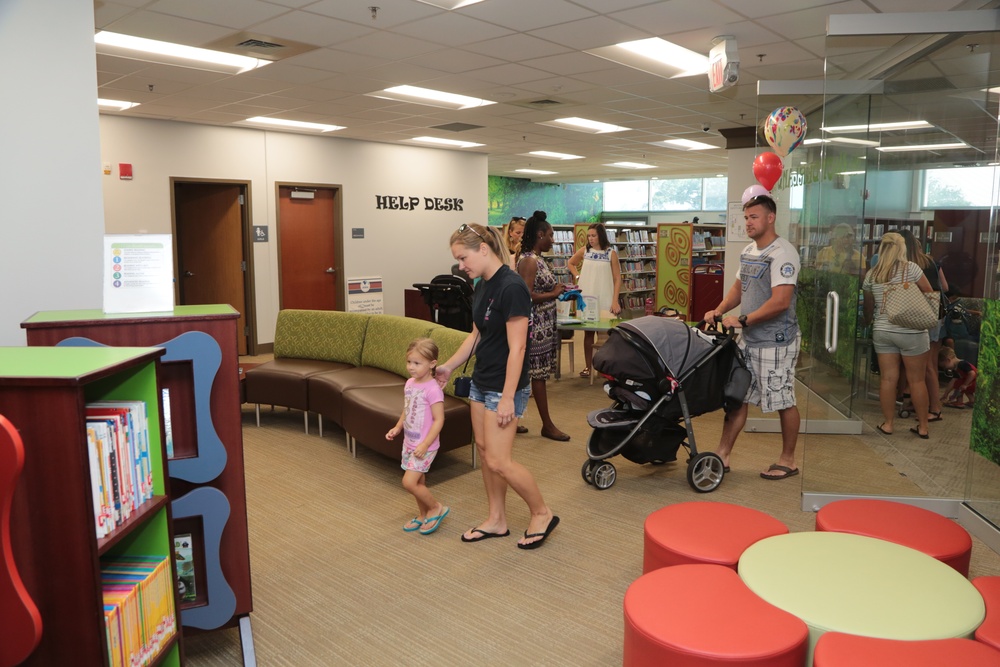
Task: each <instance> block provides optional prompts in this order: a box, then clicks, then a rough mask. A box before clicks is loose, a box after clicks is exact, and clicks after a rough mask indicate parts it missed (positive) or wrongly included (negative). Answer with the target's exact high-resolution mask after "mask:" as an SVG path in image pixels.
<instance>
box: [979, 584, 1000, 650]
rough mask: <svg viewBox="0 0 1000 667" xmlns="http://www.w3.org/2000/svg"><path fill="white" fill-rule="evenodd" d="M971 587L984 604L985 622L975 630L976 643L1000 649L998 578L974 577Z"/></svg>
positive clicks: (999, 586) (999, 587) (999, 585)
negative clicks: (973, 587) (977, 592)
mask: <svg viewBox="0 0 1000 667" xmlns="http://www.w3.org/2000/svg"><path fill="white" fill-rule="evenodd" d="M972 585H973V586H975V587H976V590H977V591H979V594H980V595H982V596H983V602H985V603H986V620H984V621H983V622H982V624H981V625H980V626H979V627H978V628H976V641H980V642H982V643H984V644H986V645H988V646H992V647H993V648H995V649H1000V577H976V578H975V579H973V580H972ZM998 664H1000V663H998Z"/></svg>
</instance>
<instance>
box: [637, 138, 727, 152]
mask: <svg viewBox="0 0 1000 667" xmlns="http://www.w3.org/2000/svg"><path fill="white" fill-rule="evenodd" d="M653 145H654V146H666V147H667V148H677V149H679V150H682V151H707V150H708V149H710V148H718V146H713V145H712V144H706V143H705V142H703V141H694V140H693V139H664V140H663V141H656V142H654V143H653Z"/></svg>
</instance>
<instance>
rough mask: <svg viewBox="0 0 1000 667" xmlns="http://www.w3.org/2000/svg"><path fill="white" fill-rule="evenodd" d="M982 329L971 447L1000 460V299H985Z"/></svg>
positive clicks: (996, 461) (992, 459)
mask: <svg viewBox="0 0 1000 667" xmlns="http://www.w3.org/2000/svg"><path fill="white" fill-rule="evenodd" d="M985 305H986V308H985V310H984V312H983V323H982V327H981V328H980V331H979V359H978V362H977V364H976V370H977V374H976V405H975V407H974V408H973V412H972V443H971V447H972V450H973V451H974V452H976V453H978V454H981V455H982V456H985V457H986V458H987V459H989V460H990V461H993V462H994V463H1000V432H998V430H997V426H996V425H997V424H1000V383H998V382H997V367H998V365H1000V301H993V300H986V301H985Z"/></svg>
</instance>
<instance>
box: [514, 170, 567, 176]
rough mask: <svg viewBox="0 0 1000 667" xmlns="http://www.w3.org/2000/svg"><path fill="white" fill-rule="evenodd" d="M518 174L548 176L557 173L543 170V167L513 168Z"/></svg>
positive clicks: (556, 172)
mask: <svg viewBox="0 0 1000 667" xmlns="http://www.w3.org/2000/svg"><path fill="white" fill-rule="evenodd" d="M514 171H516V172H517V173H519V174H540V175H542V176H548V175H550V174H558V173H559V172H558V171H545V170H544V169H515V170H514Z"/></svg>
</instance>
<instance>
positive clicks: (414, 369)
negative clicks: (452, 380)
mask: <svg viewBox="0 0 1000 667" xmlns="http://www.w3.org/2000/svg"><path fill="white" fill-rule="evenodd" d="M437 358H438V347H437V345H436V344H435V343H434V341H432V340H431V339H430V338H418V339H416V340H415V341H413V342H412V343H410V345H409V347H407V348H406V370H407V371H408V372H409V373H410V379H409V380H407V381H406V385H405V387H404V388H403V413H402V414H401V415H400V416H399V421H397V422H396V425H395V426H393V427H392V428H391V429H389V432H388V433H386V434H385V439H386V440H393V439H395V438H396V436H398V435H399V433H400V431H402V433H403V459H402V466H401V467H402V468H403V470H405V471H406V472H404V473H403V488H404V489H406V490H407V491H409V492H410V493H411V494H413V497H414V498H416V500H417V511H418V514H417V516H415V517H413V518H412V519H410V520H409V521H408V522H407V523H406V524H405V525H404V526H403V530H405V531H406V532H408V533H410V532H413V531H415V530H419V531H420V534H421V535H430V534H431V533H433V532H434V531H435V530H437V529H438V527H439V526H440V525H441V522H442V521H444V518H445V517H446V516H448V512H450V511H451V509H450V508H448V507H445V506H444V505H442V504H441V503H439V502H438V501H437V500H435V499H434V496H433V495H431V492H430V489H428V488H427V483H426V479H425V478H426V473H427V471H428V470H430V468H431V463H432V462H433V461H434V457H435V456H436V455H437V452H438V449H439V448H440V447H441V442H440V440H439V438H438V436H439V435H440V434H441V428H442V427H443V426H444V392H443V391H442V389H441V387H440V385H438V383H437V380H436V379H435V378H434V372H435V371H436V370H437Z"/></svg>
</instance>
